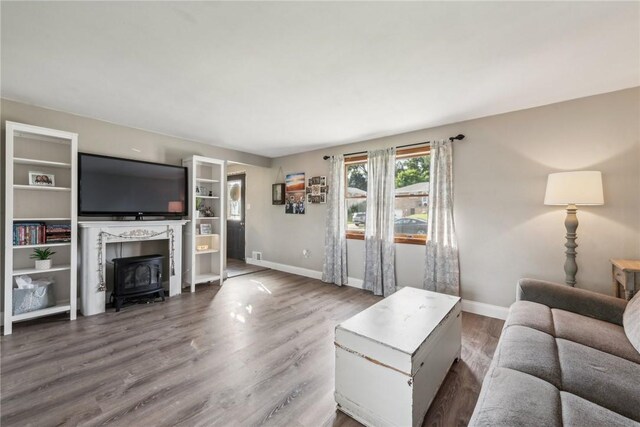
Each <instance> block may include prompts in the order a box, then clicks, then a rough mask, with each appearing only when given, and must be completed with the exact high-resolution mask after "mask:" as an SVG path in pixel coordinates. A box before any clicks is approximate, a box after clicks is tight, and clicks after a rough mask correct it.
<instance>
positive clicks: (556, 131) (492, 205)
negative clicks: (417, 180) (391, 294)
mask: <svg viewBox="0 0 640 427" xmlns="http://www.w3.org/2000/svg"><path fill="white" fill-rule="evenodd" d="M639 125H640V88H633V89H628V90H624V91H618V92H613V93H609V94H604V95H598V96H593V97H588V98H582V99H578V100H573V101H568V102H563V103H559V104H553V105H549V106H544V107H539V108H534V109H529V110H523V111H518V112H513V113H507V114H502V115H497V116H492V117H486V118H482V119H477V120H471V121H466V122H461V123H456V124H452V125H447V126H441V127H438V128H433V129H426V130H421V131H417V132H412V133H407V134H402V135H396V136H390V137H386V138H380V139H375V140H371V141H365V142H361V143H356V144H350V145H344V146H339V147H334V148H332V149H327V150H319V151H313V152H308V153H303V154H298V155H293V156H287V157H282V158H277V159H274V160H273V164H272V167H271V170H270V171H268V170H267V169H263V168H255V170H254V169H251V168H249V169H247V179H248V182H254V184H253V185H255V186H256V187H255V188H254V190H251V189H249V193H248V197H249V200H248V201H249V203H251V204H252V209H251V211H250V212H248V214H247V221H248V222H249V223H250V222H252V221H255V224H256V227H254V231H253V232H248V233H247V255H248V256H249V257H250V256H251V252H250V251H252V250H260V251H262V252H263V256H264V259H265V260H267V261H271V262H276V263H282V264H287V265H293V266H297V267H302V268H307V269H311V270H321V268H322V255H323V251H324V234H323V229H324V219H325V211H326V208H325V206H324V205H310V206H308V207H307V211H306V214H305V215H287V214H285V213H284V207H283V206H272V205H271V204H270V199H269V198H270V192H271V184H272V183H273V182H275V176H276V174H277V171H278V168H279V167H282V168H283V170H284V172H285V173H287V172H305V173H306V174H307V177H309V176H314V175H326V174H327V163H326V162H325V161H324V160H322V156H323V155H325V154H336V153H349V152H354V151H361V150H365V149H373V148H378V147H389V146H397V145H402V144H409V143H415V142H420V141H425V140H431V139H436V138H445V137H448V136H451V135H455V134H458V133H464V134H465V135H466V136H467V138H466V139H465V140H464V141H458V142H456V143H455V148H454V193H455V221H456V227H457V232H458V242H459V246H460V266H461V282H462V296H463V298H465V299H469V300H474V301H479V302H484V303H488V304H495V305H501V306H508V305H509V304H511V303H512V302H513V301H514V299H515V287H514V285H515V283H516V281H517V280H518V279H519V278H521V277H525V276H526V277H537V278H542V279H548V280H554V281H560V282H563V281H564V271H563V263H564V246H563V245H564V241H565V240H564V233H565V229H564V224H563V221H564V216H565V213H564V210H563V209H562V208H561V207H552V206H545V205H543V197H544V191H545V185H546V177H547V174H549V173H551V172H556V171H562V170H575V169H593V170H600V171H602V172H603V179H604V192H605V205H604V206H599V207H584V208H581V209H580V210H579V212H578V217H579V220H580V226H579V228H578V244H579V247H578V264H579V268H580V270H579V272H578V276H577V280H578V286H579V287H582V288H587V289H591V290H596V291H599V292H602V293H609V292H610V286H611V284H610V283H611V278H610V264H609V258H614V257H625V258H639V257H640V135H639V134H640V131H639ZM248 185H250V184H248ZM256 190H258V191H259V192H260V194H259V195H255V191H256ZM253 197H260V202H259V203H255V202H254V201H253V200H252V198H253ZM258 224H261V225H260V226H258ZM303 249H309V250H310V251H311V257H310V258H308V259H305V258H304V257H303V255H302V250H303ZM423 254H424V247H423V246H416V245H400V244H399V245H397V255H396V258H397V259H396V271H397V279H398V284H399V285H400V286H405V285H411V286H419V285H420V284H421V282H422V275H423V271H424V270H423V269H424V261H423ZM348 263H349V276H351V277H356V278H362V277H363V263H364V254H363V242H362V241H357V240H351V241H349V244H348Z"/></svg>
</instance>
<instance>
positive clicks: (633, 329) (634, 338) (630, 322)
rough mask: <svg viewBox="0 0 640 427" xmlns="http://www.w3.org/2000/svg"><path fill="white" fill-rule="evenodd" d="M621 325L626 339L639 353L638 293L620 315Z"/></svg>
mask: <svg viewBox="0 0 640 427" xmlns="http://www.w3.org/2000/svg"><path fill="white" fill-rule="evenodd" d="M622 323H623V325H624V332H625V334H627V338H628V339H629V341H630V342H631V344H632V345H633V346H634V347H635V349H636V351H638V352H639V353H640V292H638V293H637V294H636V295H635V296H634V297H633V298H631V301H629V303H628V304H627V308H625V310H624V314H623V315H622Z"/></svg>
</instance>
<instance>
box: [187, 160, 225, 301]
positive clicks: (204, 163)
mask: <svg viewBox="0 0 640 427" xmlns="http://www.w3.org/2000/svg"><path fill="white" fill-rule="evenodd" d="M182 164H183V166H186V167H187V168H188V170H189V220H190V221H189V223H187V225H185V233H184V240H185V244H184V247H183V248H184V269H185V272H184V278H185V281H186V282H187V283H188V284H189V286H190V288H191V292H195V289H196V288H195V286H196V284H198V283H208V282H218V283H220V284H222V280H223V279H221V278H223V277H224V271H223V270H224V265H225V263H224V256H225V255H224V254H225V252H224V251H225V249H226V233H225V231H226V227H225V223H224V218H225V215H224V212H223V210H224V206H225V204H224V197H225V188H226V187H225V185H226V184H225V180H226V162H225V161H224V160H218V159H211V158H208V157H202V156H192V157H189V158H188V159H184V160H183V161H182ZM203 207H209V208H211V209H212V210H213V215H214V216H209V217H206V216H203V215H202V214H201V213H200V210H201V209H202V208H203ZM203 224H204V225H209V226H210V228H211V232H209V233H206V232H205V233H203V232H201V225H203ZM199 247H200V249H198V248H199Z"/></svg>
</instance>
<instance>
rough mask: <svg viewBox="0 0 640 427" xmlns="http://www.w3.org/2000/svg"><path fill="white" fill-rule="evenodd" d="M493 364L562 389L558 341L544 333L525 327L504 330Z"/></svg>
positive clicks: (512, 327) (511, 327)
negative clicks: (531, 376)
mask: <svg viewBox="0 0 640 427" xmlns="http://www.w3.org/2000/svg"><path fill="white" fill-rule="evenodd" d="M493 360H494V362H493V363H494V364H495V366H497V367H500V368H509V369H514V370H516V371H521V372H524V373H525V374H529V375H533V376H534V377H538V378H540V379H543V380H545V381H547V382H549V383H551V384H553V385H554V386H555V387H558V388H560V387H561V384H560V380H561V374H560V362H559V361H558V351H557V349H556V340H555V339H554V338H553V337H552V336H551V335H549V334H546V333H544V332H540V331H538V330H535V329H531V328H528V327H525V326H508V327H506V328H504V330H503V331H502V336H501V337H500V345H499V346H498V348H497V349H496V353H495V354H494V355H493Z"/></svg>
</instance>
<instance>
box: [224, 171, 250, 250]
mask: <svg viewBox="0 0 640 427" xmlns="http://www.w3.org/2000/svg"><path fill="white" fill-rule="evenodd" d="M245 179H246V176H245V174H238V175H231V176H228V177H227V258H234V259H239V260H242V261H244V245H245V242H244V223H245V221H244V218H245V217H244V215H245V200H246V193H247V192H246V187H245Z"/></svg>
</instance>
